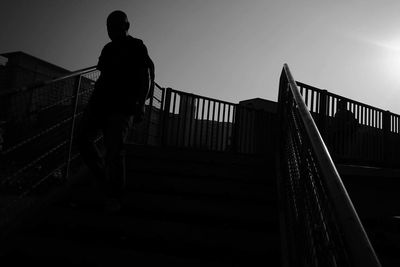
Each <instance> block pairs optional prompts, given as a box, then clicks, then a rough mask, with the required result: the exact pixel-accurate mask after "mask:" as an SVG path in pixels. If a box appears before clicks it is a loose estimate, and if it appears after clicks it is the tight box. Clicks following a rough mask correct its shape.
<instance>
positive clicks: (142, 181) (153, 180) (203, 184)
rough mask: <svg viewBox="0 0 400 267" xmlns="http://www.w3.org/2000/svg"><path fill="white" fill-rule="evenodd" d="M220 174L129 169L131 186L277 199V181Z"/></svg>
mask: <svg viewBox="0 0 400 267" xmlns="http://www.w3.org/2000/svg"><path fill="white" fill-rule="evenodd" d="M219 178H220V177H215V178H214V177H201V176H196V175H190V176H187V175H181V174H166V173H163V172H155V171H152V172H140V171H135V172H134V173H133V172H130V173H128V177H127V179H126V184H127V188H128V190H134V191H139V192H156V193H166V194H178V195H192V196H212V197H216V198H222V199H237V200H253V201H259V202H266V201H272V202H273V201H276V199H277V196H276V188H275V185H274V184H273V185H268V184H266V183H251V182H250V181H246V182H242V181H238V180H224V179H219Z"/></svg>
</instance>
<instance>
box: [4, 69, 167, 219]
mask: <svg viewBox="0 0 400 267" xmlns="http://www.w3.org/2000/svg"><path fill="white" fill-rule="evenodd" d="M98 76H99V71H98V70H96V68H95V67H90V68H86V69H82V70H79V71H76V72H72V73H70V74H68V75H65V76H62V77H60V78H56V79H52V80H48V81H43V82H39V83H36V84H34V85H31V86H27V87H23V88H20V89H18V90H16V89H13V90H8V91H3V92H2V93H1V94H0V122H2V123H0V128H1V129H0V130H1V134H2V139H3V140H4V143H3V144H2V147H1V150H0V163H1V165H0V192H1V195H0V197H1V199H0V214H1V216H2V218H1V220H0V221H1V222H0V224H2V223H7V219H8V217H10V218H11V217H12V213H13V211H14V210H16V209H15V207H16V206H20V205H25V203H27V201H26V200H27V199H31V198H32V197H34V196H35V195H37V194H40V193H43V190H46V188H49V187H52V186H54V185H55V184H59V183H62V182H64V181H65V180H67V179H68V178H69V176H71V175H72V174H71V173H73V172H74V171H76V170H77V168H78V166H80V163H79V160H77V158H78V155H79V153H78V150H77V146H76V144H75V138H74V137H75V134H76V128H77V127H76V126H77V124H78V122H79V120H80V117H81V115H82V113H83V110H84V108H85V106H86V104H87V102H88V100H89V98H90V95H91V93H92V91H93V89H94V83H95V82H96V80H97V78H98ZM163 92H164V89H163V88H161V87H160V86H159V85H156V88H155V90H154V92H153V95H152V97H151V98H150V99H148V100H147V101H146V110H147V112H146V114H147V118H146V120H145V122H143V123H141V124H140V125H138V126H137V127H135V131H133V130H131V133H130V141H131V142H137V141H140V142H142V143H147V142H149V141H152V140H153V139H157V138H158V139H159V138H160V137H159V131H158V130H157V129H158V128H159V125H157V123H158V124H159V122H160V120H158V121H157V119H158V118H157V116H156V115H155V114H156V113H160V112H159V110H160V109H161V105H162V102H163V100H162V95H163ZM157 135H158V136H157ZM99 140H100V139H99ZM27 196H29V197H27ZM21 203H23V204H21ZM27 205H29V203H28V204H27Z"/></svg>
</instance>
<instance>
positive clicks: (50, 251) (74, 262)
mask: <svg viewBox="0 0 400 267" xmlns="http://www.w3.org/2000/svg"><path fill="white" fill-rule="evenodd" d="M16 241H18V242H19V243H22V244H23V247H21V246H20V245H18V246H15V248H11V249H10V250H9V252H8V253H6V254H4V255H2V256H0V260H1V262H2V264H4V266H28V265H33V266H41V267H45V266H49V267H50V266H51V267H53V266H68V267H69V266H82V267H83V266H116V267H118V266H215V267H217V266H233V263H234V262H233V261H234V260H235V261H236V259H235V258H234V257H232V258H229V257H226V259H224V258H222V259H221V257H211V256H210V257H208V258H207V257H201V255H200V257H194V256H193V257H189V256H187V255H183V256H177V255H174V254H166V253H163V252H154V246H151V244H145V243H143V242H142V240H135V241H134V242H135V243H136V244H135V245H134V246H133V248H126V247H124V246H123V243H124V242H126V241H125V240H123V241H120V240H118V241H116V242H119V244H120V246H119V247H112V246H95V245H93V244H92V243H81V242H80V240H79V241H77V240H70V239H60V238H51V237H23V238H21V239H19V240H16ZM135 247H137V249H136V248H135ZM180 254H183V253H180ZM250 260H252V259H250ZM261 260H262V259H261ZM242 261H243V260H242ZM237 266H240V265H237ZM242 266H246V265H245V264H243V265H242Z"/></svg>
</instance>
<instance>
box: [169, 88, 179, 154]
mask: <svg viewBox="0 0 400 267" xmlns="http://www.w3.org/2000/svg"><path fill="white" fill-rule="evenodd" d="M176 95H177V94H176V93H174V98H173V100H172V112H171V115H172V123H171V129H172V130H171V132H174V130H173V129H174V128H176V129H177V130H176V139H175V145H176V146H178V142H179V139H178V138H179V137H178V136H179V135H178V127H179V126H178V125H177V124H178V121H177V120H176V119H177V116H176V115H175V112H176ZM178 116H179V113H178ZM173 137H174V135H173V134H172V135H171V139H172V138H173ZM172 142H173V141H171V143H172Z"/></svg>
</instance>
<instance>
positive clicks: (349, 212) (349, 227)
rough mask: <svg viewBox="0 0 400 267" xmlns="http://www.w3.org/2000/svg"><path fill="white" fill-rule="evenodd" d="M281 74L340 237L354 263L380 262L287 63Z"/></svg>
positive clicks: (357, 264)
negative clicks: (303, 131) (302, 127)
mask: <svg viewBox="0 0 400 267" xmlns="http://www.w3.org/2000/svg"><path fill="white" fill-rule="evenodd" d="M282 75H285V76H286V79H287V82H288V86H289V88H290V91H291V93H292V95H293V98H294V102H295V104H296V105H297V110H298V112H299V114H300V118H301V121H302V123H303V124H304V128H305V130H306V132H307V134H308V137H309V139H310V141H311V145H312V149H313V150H314V153H315V155H316V158H317V161H318V164H319V165H320V168H321V172H322V179H323V180H324V182H325V184H326V187H327V191H328V194H329V196H330V198H331V202H332V203H333V207H334V209H335V211H336V212H337V216H338V219H339V224H340V226H341V228H342V230H343V233H344V236H343V238H344V240H345V241H346V244H347V245H348V248H349V250H350V255H351V256H352V257H351V258H352V260H353V261H354V264H355V266H374V267H376V266H381V264H380V262H379V260H378V258H377V255H376V254H375V251H374V249H373V247H372V245H371V243H370V241H369V239H368V236H367V234H366V232H365V230H364V227H363V225H362V224H361V221H360V219H359V217H358V215H357V212H356V210H355V208H354V206H353V204H352V202H351V200H350V197H349V195H348V193H347V191H346V189H345V187H344V185H343V182H342V180H341V178H340V176H339V174H338V171H337V170H336V168H335V165H334V163H333V161H332V159H331V156H330V154H329V151H328V149H327V147H326V145H325V143H324V141H323V139H322V137H321V135H320V133H319V131H318V128H317V126H316V124H315V122H314V120H313V118H312V116H311V114H310V112H309V110H308V108H307V106H306V104H305V103H304V100H303V98H302V96H301V94H300V92H299V90H298V88H297V84H296V82H295V80H294V79H293V76H292V74H291V72H290V70H289V67H288V65H287V64H284V67H283V70H282Z"/></svg>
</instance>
